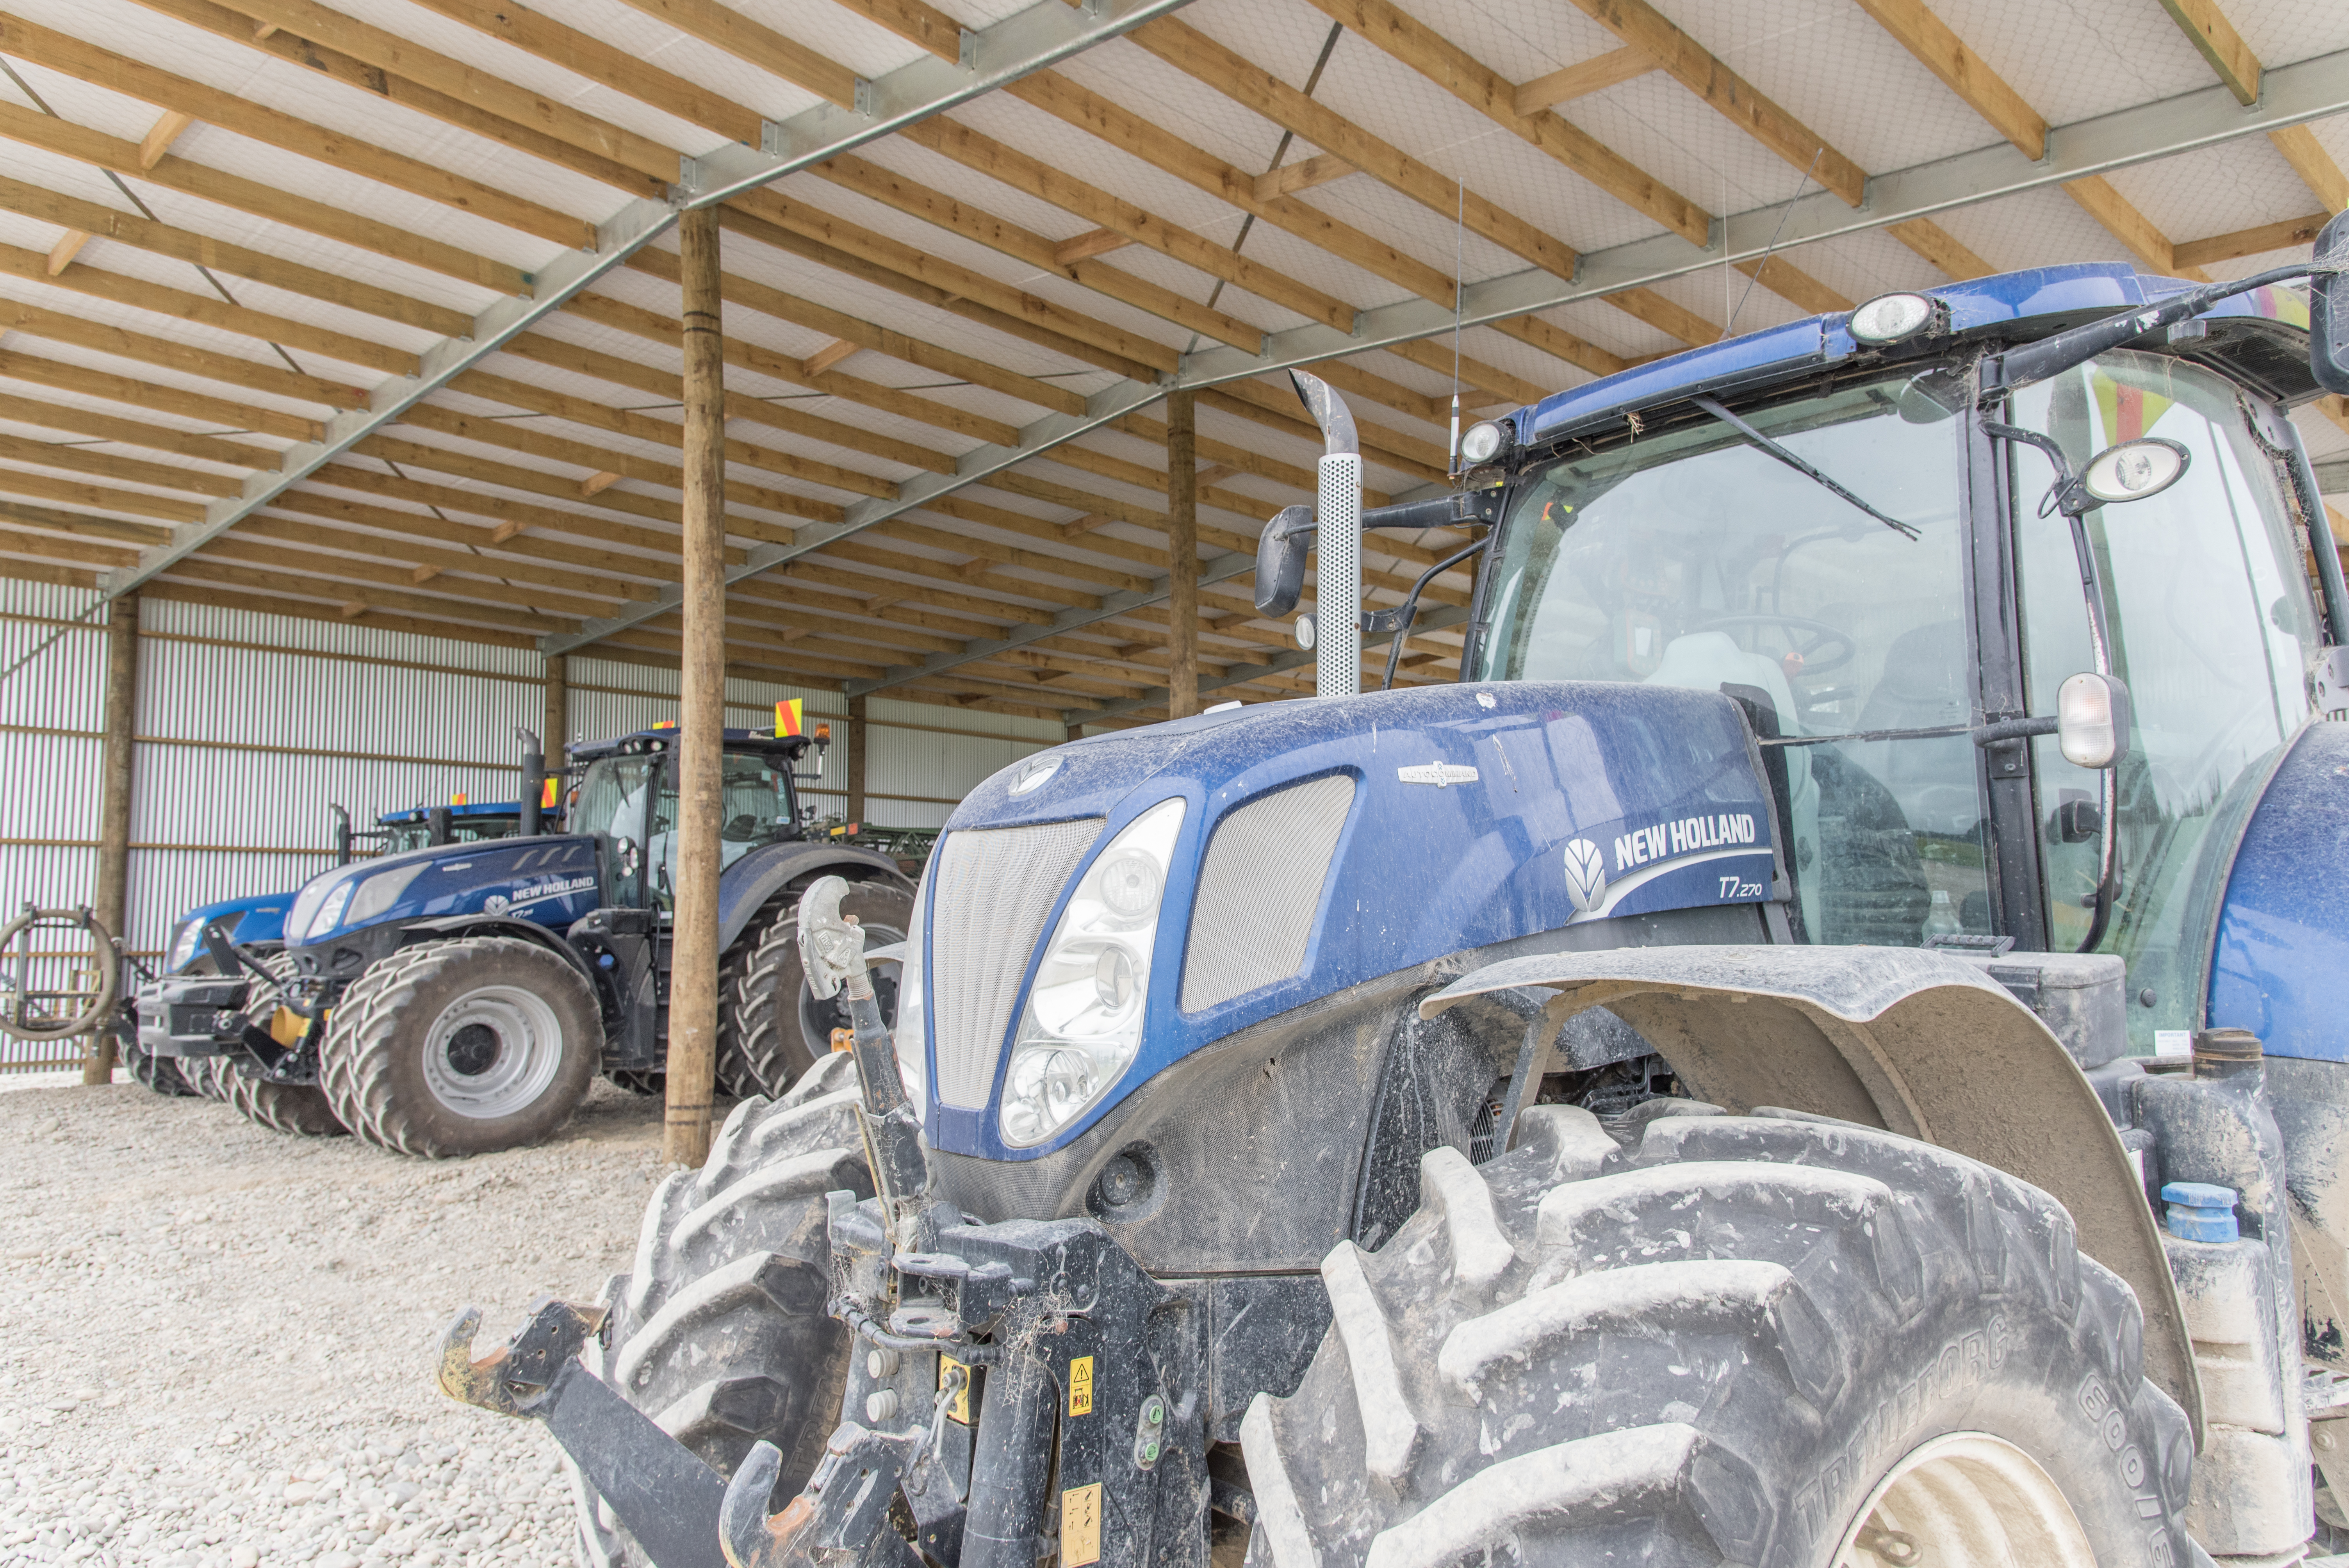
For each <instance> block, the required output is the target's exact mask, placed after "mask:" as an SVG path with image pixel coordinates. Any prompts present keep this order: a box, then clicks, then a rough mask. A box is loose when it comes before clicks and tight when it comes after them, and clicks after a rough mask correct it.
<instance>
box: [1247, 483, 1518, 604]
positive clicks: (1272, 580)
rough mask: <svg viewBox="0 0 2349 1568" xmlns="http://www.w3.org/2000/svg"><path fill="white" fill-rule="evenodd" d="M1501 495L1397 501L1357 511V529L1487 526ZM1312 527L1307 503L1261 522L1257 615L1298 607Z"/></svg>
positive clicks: (1451, 494) (1455, 493)
mask: <svg viewBox="0 0 2349 1568" xmlns="http://www.w3.org/2000/svg"><path fill="white" fill-rule="evenodd" d="M1503 493H1504V492H1503V491H1502V490H1500V489H1499V488H1498V487H1495V488H1492V489H1488V490H1452V491H1448V492H1446V493H1445V494H1443V495H1439V496H1431V497H1429V498H1428V499H1427V500H1406V501H1397V502H1396V503H1394V504H1393V505H1392V506H1381V507H1375V508H1372V509H1371V511H1365V512H1364V513H1362V527H1363V528H1365V529H1372V528H1392V529H1404V530H1411V531H1417V530H1420V529H1426V528H1478V527H1490V526H1491V525H1492V524H1494V523H1495V522H1498V521H1500V518H1501V497H1502V495H1503ZM1316 531H1317V528H1316V524H1315V522H1314V519H1313V509H1312V508H1311V507H1309V506H1287V507H1283V508H1281V509H1280V511H1278V512H1276V513H1274V514H1273V517H1272V520H1271V521H1269V522H1267V523H1266V524H1265V525H1264V531H1263V532H1262V533H1260V534H1259V535H1257V543H1256V607H1257V613H1258V614H1265V615H1286V614H1288V613H1289V612H1290V611H1291V610H1294V609H1295V608H1297V601H1298V597H1299V594H1301V593H1303V592H1304V589H1305V547H1306V545H1307V543H1309V542H1310V541H1311V540H1312V539H1313V537H1314V535H1315V533H1316ZM1488 537H1489V536H1488ZM1479 548H1481V546H1479Z"/></svg>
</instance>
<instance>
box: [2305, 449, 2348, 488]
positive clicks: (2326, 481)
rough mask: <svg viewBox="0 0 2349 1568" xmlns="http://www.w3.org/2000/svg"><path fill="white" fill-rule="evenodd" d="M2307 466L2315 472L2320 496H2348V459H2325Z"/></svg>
mask: <svg viewBox="0 0 2349 1568" xmlns="http://www.w3.org/2000/svg"><path fill="white" fill-rule="evenodd" d="M2309 466H2310V467H2311V468H2313V469H2315V470H2316V488H2317V490H2318V491H2319V492H2320V493H2321V494H2323V495H2349V458H2325V459H2321V460H2319V461H2317V462H2314V463H2312V464H2310V465H2309Z"/></svg>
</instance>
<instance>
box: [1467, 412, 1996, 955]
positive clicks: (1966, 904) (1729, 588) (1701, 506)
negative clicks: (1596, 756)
mask: <svg viewBox="0 0 2349 1568" xmlns="http://www.w3.org/2000/svg"><path fill="white" fill-rule="evenodd" d="M1905 385H1906V383H1905V381H1901V380H1893V381H1886V382H1879V383H1874V384H1869V385H1865V386H1857V387H1838V388H1837V389H1834V390H1832V391H1827V392H1824V393H1816V394H1814V395H1812V396H1809V397H1801V398H1796V399H1793V400H1790V401H1788V402H1785V403H1782V404H1779V405H1777V406H1776V407H1772V408H1767V409H1763V410H1760V411H1744V417H1745V418H1748V419H1750V420H1751V421H1752V422H1753V423H1754V425H1755V426H1757V427H1759V428H1761V429H1762V430H1763V431H1764V432H1765V433H1766V434H1768V435H1770V436H1772V437H1773V438H1776V439H1777V440H1779V441H1780V442H1782V443H1783V444H1785V446H1786V447H1788V448H1790V449H1792V450H1793V451H1794V452H1795V454H1796V455H1798V456H1800V457H1802V458H1803V459H1806V460H1807V461H1809V462H1811V463H1813V464H1815V465H1816V466H1817V467H1818V468H1819V469H1822V470H1824V471H1825V472H1826V474H1828V475H1829V476H1830V477H1832V478H1833V479H1835V480H1837V482H1838V483H1840V484H1842V485H1844V486H1845V487H1846V488H1847V489H1849V490H1852V491H1854V492H1855V493H1857V495H1859V496H1861V497H1862V498H1864V499H1865V500H1867V501H1868V503H1869V504H1870V505H1871V506H1874V507H1875V508H1877V509H1878V511H1882V512H1884V513H1885V514H1887V515H1888V516H1889V517H1892V518H1895V519H1897V520H1899V521H1902V522H1905V523H1908V524H1909V525H1910V526H1911V527H1912V528H1913V529H1914V530H1915V531H1916V537H1914V538H1910V537H1909V536H1908V535H1907V534H1904V533H1903V532H1901V531H1898V530H1896V529H1893V528H1891V527H1889V526H1888V525H1887V524H1885V523H1884V522H1882V521H1878V520H1877V519H1876V518H1873V517H1870V516H1868V514H1867V513H1866V512H1864V511H1860V510H1858V509H1857V508H1856V507H1854V506H1852V505H1850V504H1849V503H1848V502H1847V501H1845V500H1841V499H1840V498H1838V497H1837V496H1836V495H1835V494H1834V493H1833V492H1832V491H1830V490H1826V489H1825V488H1823V487H1822V486H1820V485H1819V484H1817V483H1816V481H1814V480H1811V479H1809V478H1807V477H1806V476H1805V475H1803V474H1801V473H1798V472H1796V471H1795V470H1794V469H1790V468H1788V467H1786V466H1785V464H1783V463H1780V462H1779V461H1777V460H1776V459H1774V458H1772V457H1771V456H1770V455H1769V454H1768V453H1766V452H1764V451H1763V450H1761V449H1758V448H1756V447H1754V446H1753V445H1752V444H1751V443H1750V442H1748V441H1746V440H1745V439H1744V438H1742V437H1741V436H1739V435H1738V434H1736V433H1735V432H1734V431H1733V430H1731V429H1729V428H1727V427H1725V426H1723V425H1721V424H1718V423H1715V422H1714V421H1713V420H1710V419H1702V418H1700V419H1697V420H1695V421H1693V422H1684V423H1679V424H1676V425H1674V426H1673V427H1672V428H1669V429H1665V430H1662V431H1660V432H1658V433H1655V434H1651V435H1644V436H1639V437H1635V438H1633V439H1631V440H1629V441H1626V442H1620V443H1618V444H1615V445H1612V446H1609V447H1607V448H1605V449H1601V450H1599V451H1596V452H1582V453H1576V454H1572V455H1569V456H1568V457H1566V458H1563V459H1560V460H1559V461H1557V462H1556V463H1554V464H1553V465H1551V466H1550V467H1549V468H1548V469H1545V470H1541V471H1539V472H1537V473H1536V474H1534V475H1532V476H1529V478H1528V479H1526V480H1521V481H1520V483H1519V487H1518V490H1517V493H1516V497H1515V498H1514V499H1513V503H1512V507H1511V511H1510V515H1509V518H1508V521H1507V524H1506V533H1505V535H1504V538H1503V542H1502V547H1501V552H1500V560H1499V562H1497V570H1496V573H1495V579H1494V585H1493V590H1492V597H1491V600H1490V603H1491V606H1492V608H1491V609H1490V611H1489V615H1490V619H1491V623H1492V628H1493V630H1492V633H1491V635H1490V637H1489V639H1488V642H1487V644H1486V651H1485V656H1484V658H1483V660H1482V665H1481V668H1480V671H1479V674H1480V676H1481V677H1482V678H1484V679H1487V680H1494V679H1501V680H1519V679H1522V680H1609V681H1652V682H1656V683H1659V684H1662V685H1669V686H1691V687H1695V688H1697V689H1700V690H1704V691H1716V690H1724V689H1726V690H1728V691H1730V692H1731V694H1732V695H1733V696H1741V697H1744V698H1745V699H1746V700H1748V701H1749V702H1751V703H1753V704H1754V705H1755V707H1757V708H1759V709H1760V710H1762V711H1763V712H1764V715H1765V719H1766V722H1768V723H1772V724H1775V727H1776V729H1777V732H1778V734H1779V735H1780V736H1782V737H1785V738H1795V739H1801V740H1806V741H1808V740H1815V739H1816V738H1819V737H1826V736H1848V735H1859V734H1869V735H1875V736H1878V737H1881V738H1877V739H1870V740H1837V741H1827V742H1825V743H1819V744H1806V745H1795V746H1785V747H1776V748H1768V749H1769V750H1770V751H1771V752H1772V753H1773V757H1772V760H1771V763H1770V770H1771V773H1772V783H1773V786H1774V788H1775V789H1776V790H1777V791H1778V792H1779V793H1780V795H1781V798H1782V799H1783V800H1784V802H1785V805H1784V808H1783V810H1782V813H1781V815H1782V830H1781V837H1782V841H1784V842H1785V843H1787V844H1789V845H1790V846H1791V848H1790V849H1789V851H1788V853H1787V856H1786V859H1787V861H1789V865H1788V869H1789V871H1790V872H1792V873H1793V874H1794V876H1795V887H1796V892H1797V895H1798V896H1797V901H1796V903H1797V907H1798V910H1799V913H1800V917H1801V923H1802V925H1803V928H1804V934H1806V936H1807V937H1808V938H1809V939H1810V940H1812V941H1815V942H1834V943H1875V944H1890V945H1899V946H1916V945H1919V944H1921V943H1923V942H1924V941H1925V940H1927V938H1929V937H1930V936H1931V935H1933V934H1937V933H1941V932H1957V931H1961V930H1965V931H1977V932H1984V931H1988V930H1989V929H1990V919H1991V916H1990V900H1989V898H1988V895H1987V891H1986V890H1987V885H1988V884H1987V880H1986V872H1985V869H1984V867H1985V855H1984V842H1985V830H1984V826H1983V820H1982V794H1981V789H1980V786H1979V784H1978V782H1977V776H1978V762H1977V759H1976V750H1975V748H1974V747H1973V745H1972V744H1971V741H1970V740H1969V739H1968V738H1967V737H1966V736H1965V735H1963V734H1956V735H1951V734H1948V733H1941V734H1938V735H1937V734H1932V733H1921V734H1920V733H1919V732H1920V731H1923V732H1931V731H1935V730H1940V731H1945V732H1946V731H1947V730H1949V729H1950V728H1951V727H1956V728H1959V729H1962V728H1963V727H1966V726H1967V725H1968V724H1969V723H1970V721H1971V717H1972V702H1973V698H1972V681H1971V669H1972V660H1971V654H1970V652H1969V646H1968V637H1967V618H1968V616H1967V605H1966V585H1965V584H1966V577H1965V569H1964V568H1965V552H1964V544H1963V531H1962V529H1961V524H1960V517H1959V486H1958V465H1959V461H1960V455H1961V449H1960V430H1959V428H1958V424H1957V421H1956V420H1955V418H1953V417H1952V416H1951V414H1950V413H1949V412H1948V411H1947V410H1945V409H1943V408H1941V407H1938V406H1936V405H1934V404H1932V403H1931V402H1930V401H1929V400H1926V399H1924V398H1922V397H1920V396H1919V395H1917V394H1914V393H1909V394H1908V395H1907V396H1905V397H1904V396H1903V393H1904V388H1905ZM1782 772H1783V775H1784V777H1783V778H1781V777H1780V774H1781V773H1782Z"/></svg>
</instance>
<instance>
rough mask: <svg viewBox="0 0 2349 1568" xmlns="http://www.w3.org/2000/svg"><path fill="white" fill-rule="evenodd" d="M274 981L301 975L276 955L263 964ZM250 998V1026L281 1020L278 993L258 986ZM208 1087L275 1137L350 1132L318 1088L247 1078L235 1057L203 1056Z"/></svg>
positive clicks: (285, 957)
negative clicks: (278, 1013)
mask: <svg viewBox="0 0 2349 1568" xmlns="http://www.w3.org/2000/svg"><path fill="white" fill-rule="evenodd" d="M261 965H262V967H263V968H264V969H266V970H268V971H269V974H270V976H271V978H273V979H274V980H276V981H277V982H278V983H279V984H280V985H287V984H290V983H291V982H292V981H293V980H294V978H295V974H296V973H297V972H296V971H295V967H294V960H293V958H292V957H290V956H289V955H287V954H283V953H272V954H269V955H267V956H266V957H264V958H263V959H262V960H261ZM249 995H250V997H251V999H250V1000H249V1001H247V1002H246V1003H245V1005H244V1013H243V1017H244V1021H245V1022H246V1023H247V1024H250V1025H252V1026H254V1027H255V1028H258V1029H264V1030H266V1029H267V1028H268V1027H269V1024H270V1020H271V1019H273V1018H274V1017H275V1016H277V1009H278V1007H279V1006H281V1004H280V1002H279V999H278V994H277V992H276V991H274V990H273V989H272V988H270V987H269V986H266V985H254V987H253V988H252V990H251V992H250V993H249ZM195 1059H196V1060H197V1061H199V1062H201V1063H202V1071H203V1073H204V1076H205V1078H206V1079H207V1080H208V1081H206V1082H203V1083H201V1084H200V1085H199V1086H198V1087H199V1088H200V1090H201V1091H202V1092H203V1093H206V1094H209V1095H211V1096H212V1097H213V1098H214V1099H224V1100H226V1101H228V1102H229V1104H231V1105H233V1106H234V1107H236V1109H238V1110H240V1111H242V1112H243V1113H244V1116H245V1119H247V1120H250V1121H255V1122H258V1123H260V1124H261V1125H262V1126H264V1127H265V1128H267V1129H269V1130H271V1131H272V1132H288V1133H292V1134H294V1135H295V1136H296V1137H301V1138H339V1137H341V1136H342V1135H343V1134H344V1133H346V1132H348V1131H349V1130H350V1128H349V1127H348V1126H347V1124H345V1122H344V1121H343V1119H341V1118H340V1117H338V1116H336V1114H335V1110H334V1108H333V1107H332V1106H330V1105H328V1104H327V1103H326V1096H325V1095H324V1094H322V1093H320V1092H319V1090H318V1088H317V1086H316V1084H306V1083H273V1082H271V1081H270V1080H269V1079H267V1078H254V1077H253V1076H252V1075H250V1074H248V1073H247V1072H246V1071H245V1070H244V1068H243V1064H242V1063H241V1062H239V1061H238V1060H237V1059H236V1058H235V1057H197V1058H195Z"/></svg>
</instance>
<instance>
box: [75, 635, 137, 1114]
mask: <svg viewBox="0 0 2349 1568" xmlns="http://www.w3.org/2000/svg"><path fill="white" fill-rule="evenodd" d="M101 722H102V723H103V724H104V725H105V727H106V728H105V736H106V738H105V740H104V741H103V742H101V745H102V747H103V749H102V750H101V751H100V753H99V759H98V891H97V892H96V893H95V894H94V895H93V896H92V897H91V899H90V913H93V914H95V915H97V916H98V921H99V922H100V923H102V924H103V925H105V927H106V929H107V930H108V931H109V932H111V933H113V934H114V936H115V938H116V940H118V941H121V942H123V944H124V945H125V946H128V945H129V942H128V941H127V940H126V933H125V932H124V929H123V925H124V918H125V916H126V915H127V914H128V913H129V907H128V906H129V893H130V775H131V751H132V747H131V737H132V736H134V735H136V734H138V732H139V596H138V595H137V594H135V593H126V594H124V595H123V596H122V597H121V598H119V599H117V600H116V601H115V602H114V603H112V604H110V605H109V606H108V607H107V620H106V714H105V717H104V718H103V720H102V721H101ZM94 961H95V962H96V963H98V964H100V965H104V964H111V963H113V962H114V955H113V954H110V953H103V952H101V953H98V954H96V955H95V960H94ZM81 1081H82V1082H84V1083H86V1084H100V1083H112V1082H113V1081H114V1037H113V1035H112V1034H110V1033H108V1032H107V1031H105V1030H100V1031H98V1033H97V1034H94V1035H92V1036H91V1037H90V1038H89V1052H88V1055H87V1056H85V1057H83V1058H82V1064H81Z"/></svg>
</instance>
